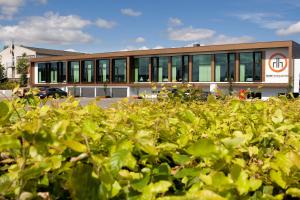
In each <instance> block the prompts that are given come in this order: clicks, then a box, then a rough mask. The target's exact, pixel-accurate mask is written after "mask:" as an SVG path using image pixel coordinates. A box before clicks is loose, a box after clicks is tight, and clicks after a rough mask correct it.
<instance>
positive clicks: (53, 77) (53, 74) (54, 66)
mask: <svg viewBox="0 0 300 200" xmlns="http://www.w3.org/2000/svg"><path fill="white" fill-rule="evenodd" d="M57 75H58V67H57V63H51V69H50V83H57V82H58V81H57Z"/></svg>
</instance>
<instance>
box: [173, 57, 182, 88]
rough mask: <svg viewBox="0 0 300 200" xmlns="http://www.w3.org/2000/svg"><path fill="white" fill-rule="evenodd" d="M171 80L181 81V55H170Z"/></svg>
mask: <svg viewBox="0 0 300 200" xmlns="http://www.w3.org/2000/svg"><path fill="white" fill-rule="evenodd" d="M172 82H182V56H173V57H172Z"/></svg>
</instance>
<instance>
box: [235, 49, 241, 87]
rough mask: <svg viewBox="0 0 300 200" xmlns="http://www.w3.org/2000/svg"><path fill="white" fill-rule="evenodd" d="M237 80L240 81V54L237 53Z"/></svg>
mask: <svg viewBox="0 0 300 200" xmlns="http://www.w3.org/2000/svg"><path fill="white" fill-rule="evenodd" d="M235 82H240V54H239V53H235Z"/></svg>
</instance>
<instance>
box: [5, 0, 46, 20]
mask: <svg viewBox="0 0 300 200" xmlns="http://www.w3.org/2000/svg"><path fill="white" fill-rule="evenodd" d="M30 1H31V2H38V3H39V4H47V3H48V0H0V19H11V18H13V16H14V15H15V14H16V13H18V11H19V9H20V8H21V7H22V6H23V5H25V3H26V2H29V3H30Z"/></svg>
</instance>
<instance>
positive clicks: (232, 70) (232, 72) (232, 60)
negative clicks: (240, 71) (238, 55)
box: [228, 53, 235, 81]
mask: <svg viewBox="0 0 300 200" xmlns="http://www.w3.org/2000/svg"><path fill="white" fill-rule="evenodd" d="M228 58H229V64H228V65H229V78H230V80H231V81H234V80H235V53H230V54H229V56H228Z"/></svg>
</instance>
